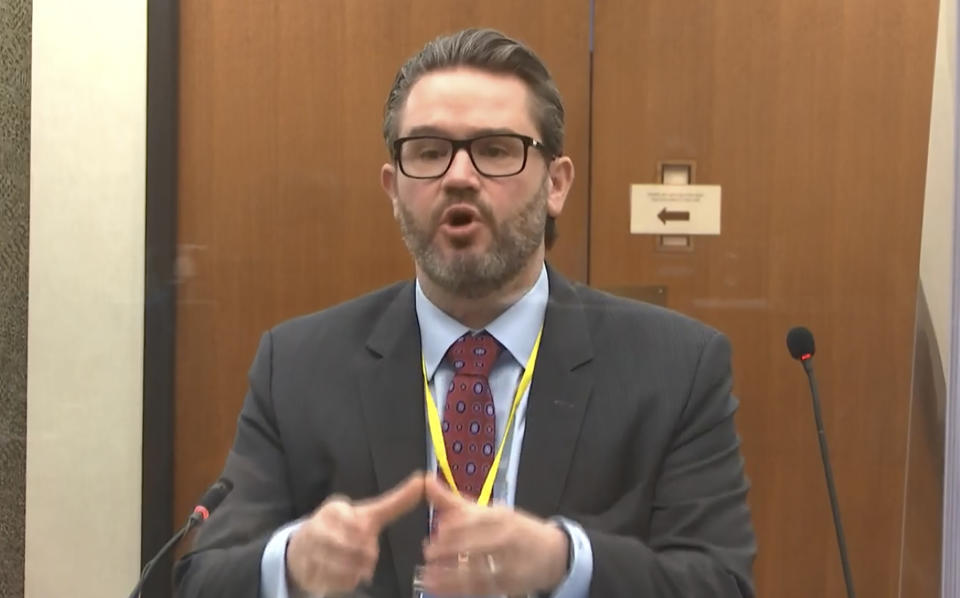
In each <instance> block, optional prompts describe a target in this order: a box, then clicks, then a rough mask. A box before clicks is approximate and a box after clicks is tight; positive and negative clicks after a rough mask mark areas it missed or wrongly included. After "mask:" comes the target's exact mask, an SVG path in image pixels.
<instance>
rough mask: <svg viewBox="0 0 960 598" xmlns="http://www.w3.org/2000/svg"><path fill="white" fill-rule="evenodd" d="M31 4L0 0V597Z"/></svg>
mask: <svg viewBox="0 0 960 598" xmlns="http://www.w3.org/2000/svg"><path fill="white" fill-rule="evenodd" d="M31 12H32V2H31V0H5V1H2V2H0V598H14V597H18V596H23V583H24V581H23V573H24V569H23V564H24V561H23V550H24V537H25V526H24V523H25V517H26V472H27V467H26V466H27V308H28V299H27V298H28V290H29V277H28V272H29V254H30V250H29V247H30V243H29V241H30V56H31V52H30V50H31V48H30V44H31V40H32V29H31Z"/></svg>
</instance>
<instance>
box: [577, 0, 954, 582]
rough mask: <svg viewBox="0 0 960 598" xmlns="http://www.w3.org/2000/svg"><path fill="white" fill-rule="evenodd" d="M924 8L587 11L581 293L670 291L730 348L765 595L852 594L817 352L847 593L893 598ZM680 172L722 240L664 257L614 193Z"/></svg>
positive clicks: (862, 5)
mask: <svg viewBox="0 0 960 598" xmlns="http://www.w3.org/2000/svg"><path fill="white" fill-rule="evenodd" d="M936 15H937V3H936V0H888V1H885V2H874V1H866V0H737V1H735V2H716V1H714V0H691V1H687V2H677V1H676V0H644V1H643V2H636V1H634V0H600V1H598V2H597V3H596V14H595V32H594V39H595V50H594V60H593V68H594V70H593V100H592V106H591V113H592V130H591V135H592V140H593V141H592V151H591V174H592V186H591V189H590V195H591V200H592V201H591V221H590V282H591V284H593V285H597V286H601V287H615V288H625V287H641V286H644V285H646V286H659V287H664V288H665V289H666V292H665V293H664V294H665V296H666V297H667V304H668V306H669V307H672V308H674V309H678V310H680V311H682V312H684V313H687V314H690V315H692V316H694V317H696V318H699V319H701V320H704V321H706V322H708V323H710V324H712V325H714V326H716V327H717V328H719V329H721V330H723V331H724V332H726V333H727V334H728V335H729V336H730V337H731V339H732V342H733V347H734V368H735V380H736V382H735V385H736V386H735V392H736V394H737V395H738V396H739V398H740V400H741V409H740V412H739V417H738V426H739V430H740V433H741V436H742V440H743V451H744V453H745V457H746V467H747V472H748V474H749V476H750V478H751V480H752V483H753V488H752V492H751V494H750V497H749V500H750V503H751V506H752V510H753V515H754V523H755V525H756V528H757V533H758V544H759V558H758V560H757V564H756V568H755V573H756V581H757V589H758V595H760V596H777V597H780V598H790V597H808V596H825V597H834V596H836V597H839V596H843V595H845V593H844V589H843V578H842V575H841V570H840V564H839V558H838V553H837V548H836V540H835V538H834V532H833V528H832V523H831V513H830V508H829V505H828V502H827V495H826V489H825V483H824V478H823V473H822V469H821V463H820V456H819V451H818V446H817V437H816V433H815V430H814V424H813V417H812V412H811V406H810V399H809V394H808V390H807V387H806V380H805V377H804V375H803V372H802V370H801V368H800V366H799V364H797V363H796V362H794V361H792V360H791V359H790V358H789V356H788V354H787V351H786V347H785V344H784V338H785V333H786V331H787V330H788V329H789V328H790V327H791V326H793V325H796V324H805V325H807V326H809V327H810V328H811V329H812V330H813V331H814V333H815V334H816V338H817V344H818V347H819V352H818V355H817V357H816V364H817V366H816V367H817V372H818V376H819V381H820V388H821V392H822V395H823V402H824V409H823V411H824V419H825V422H826V434H827V437H828V438H829V442H830V445H831V450H832V457H833V462H834V472H835V475H836V481H837V488H838V492H839V498H840V506H841V510H842V512H843V516H844V518H845V526H846V532H847V542H848V545H849V551H850V554H851V558H852V565H853V571H854V576H855V580H856V589H857V593H858V594H859V595H861V596H875V597H893V596H896V595H897V588H898V578H899V573H900V546H901V522H902V510H903V502H902V499H903V487H904V486H903V484H904V465H905V448H906V437H907V407H908V403H909V398H910V390H911V385H910V374H911V364H912V351H913V346H912V343H913V337H914V335H913V324H914V304H915V299H916V288H917V286H916V280H917V266H918V256H919V238H920V237H919V235H920V217H921V213H922V201H923V193H924V171H925V165H926V149H927V139H928V122H929V115H930V97H931V87H932V85H931V81H932V73H933V57H934V42H935V34H936ZM677 159H679V160H692V161H694V162H695V167H696V168H695V172H696V179H697V181H696V182H701V183H711V184H720V185H722V189H723V216H722V234H721V235H720V236H718V237H704V238H696V239H695V240H694V249H693V251H692V252H663V251H658V250H657V249H656V248H655V244H656V241H655V239H654V238H651V237H648V236H636V235H631V234H629V225H628V223H629V185H630V184H631V183H651V182H656V181H655V177H656V170H657V164H658V162H659V161H662V160H677Z"/></svg>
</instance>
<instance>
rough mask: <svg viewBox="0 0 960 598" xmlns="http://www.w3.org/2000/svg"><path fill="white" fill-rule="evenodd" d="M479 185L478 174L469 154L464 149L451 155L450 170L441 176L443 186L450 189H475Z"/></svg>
mask: <svg viewBox="0 0 960 598" xmlns="http://www.w3.org/2000/svg"><path fill="white" fill-rule="evenodd" d="M479 184H480V173H478V172H477V169H476V168H474V166H473V162H472V161H471V160H470V154H469V153H467V149H466V148H460V149H458V150H457V153H455V154H454V155H453V162H451V163H450V168H448V169H447V172H446V174H444V175H443V185H444V186H445V187H446V186H450V187H477V186H478V185H479Z"/></svg>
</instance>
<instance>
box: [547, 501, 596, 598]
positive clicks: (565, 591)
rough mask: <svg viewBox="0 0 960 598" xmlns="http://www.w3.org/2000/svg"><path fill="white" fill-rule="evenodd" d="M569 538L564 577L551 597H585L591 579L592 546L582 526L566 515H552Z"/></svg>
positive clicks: (588, 591)
mask: <svg viewBox="0 0 960 598" xmlns="http://www.w3.org/2000/svg"><path fill="white" fill-rule="evenodd" d="M552 521H554V522H556V523H557V524H558V525H559V526H560V527H561V528H562V529H563V531H564V532H566V534H567V537H568V538H569V540H570V563H569V567H570V569H569V571H568V572H567V577H566V579H564V580H563V582H562V583H561V584H560V585H559V586H557V589H555V590H554V591H553V593H552V594H550V596H551V598H586V597H587V595H588V594H589V593H590V581H591V580H592V579H593V547H592V546H591V545H590V538H588V537H587V532H585V531H583V527H582V526H581V525H580V524H579V523H577V522H576V521H571V520H570V519H567V518H566V517H554V518H553V519H552Z"/></svg>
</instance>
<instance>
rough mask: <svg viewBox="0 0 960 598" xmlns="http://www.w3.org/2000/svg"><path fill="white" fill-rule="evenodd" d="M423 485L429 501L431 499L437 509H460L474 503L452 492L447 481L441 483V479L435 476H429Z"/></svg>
mask: <svg viewBox="0 0 960 598" xmlns="http://www.w3.org/2000/svg"><path fill="white" fill-rule="evenodd" d="M423 487H424V493H425V494H426V496H427V501H429V502H430V504H432V505H433V506H434V508H435V509H440V510H449V509H459V508H463V507H465V506H469V505H472V504H473V503H471V502H469V501H467V500H466V499H464V498H461V497H460V496H457V495H456V494H454V493H453V492H451V491H450V490H449V489H448V488H447V486H446V484H445V483H441V482H440V480H439V479H437V478H435V477H433V476H427V478H426V479H425V480H424V481H423Z"/></svg>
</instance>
